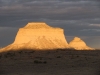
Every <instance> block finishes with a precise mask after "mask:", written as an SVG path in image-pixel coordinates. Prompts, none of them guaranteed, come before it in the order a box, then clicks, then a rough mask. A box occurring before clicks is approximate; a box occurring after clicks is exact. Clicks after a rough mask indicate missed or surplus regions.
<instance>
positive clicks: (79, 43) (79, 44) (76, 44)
mask: <svg viewBox="0 0 100 75" xmlns="http://www.w3.org/2000/svg"><path fill="white" fill-rule="evenodd" d="M69 47H71V48H74V49H76V50H93V48H90V47H88V46H87V45H86V43H85V42H84V41H83V40H81V39H80V38H79V37H75V38H74V39H73V40H72V41H71V42H70V43H69Z"/></svg>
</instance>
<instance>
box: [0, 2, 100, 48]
mask: <svg viewBox="0 0 100 75" xmlns="http://www.w3.org/2000/svg"><path fill="white" fill-rule="evenodd" d="M34 21H44V22H46V23H47V24H48V25H50V26H54V27H61V28H64V30H65V36H66V38H67V40H68V42H69V41H70V40H72V39H73V38H74V37H75V36H78V37H80V38H81V39H83V40H84V41H85V42H86V43H87V45H88V46H91V47H94V48H100V1H99V0H0V46H1V47H3V46H6V45H8V44H10V43H12V42H13V41H14V38H15V36H16V33H17V31H18V28H20V27H23V26H25V25H26V24H27V23H28V22H34Z"/></svg>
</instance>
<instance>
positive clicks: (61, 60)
mask: <svg viewBox="0 0 100 75" xmlns="http://www.w3.org/2000/svg"><path fill="white" fill-rule="evenodd" d="M0 75H100V51H99V50H94V51H85V50H83V51H75V50H60V49H59V50H52V51H33V50H28V51H27V50H22V51H10V52H5V53H0Z"/></svg>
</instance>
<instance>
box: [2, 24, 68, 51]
mask: <svg viewBox="0 0 100 75" xmlns="http://www.w3.org/2000/svg"><path fill="white" fill-rule="evenodd" d="M67 47H68V43H67V41H66V40H65V36H64V31H63V29H61V28H54V27H50V26H49V25H47V24H46V23H44V22H31V23H28V24H27V25H26V26H25V27H23V28H20V29H19V31H18V33H17V35H16V38H15V41H14V42H13V43H12V44H11V45H8V46H7V47H5V48H3V49H2V50H11V49H13V50H16V49H23V48H24V49H39V50H42V49H43V50H44V49H58V48H61V49H62V48H67Z"/></svg>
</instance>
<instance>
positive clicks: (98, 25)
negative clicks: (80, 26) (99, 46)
mask: <svg viewBox="0 0 100 75" xmlns="http://www.w3.org/2000/svg"><path fill="white" fill-rule="evenodd" d="M89 26H94V27H95V26H96V27H100V24H90V25H89Z"/></svg>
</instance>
